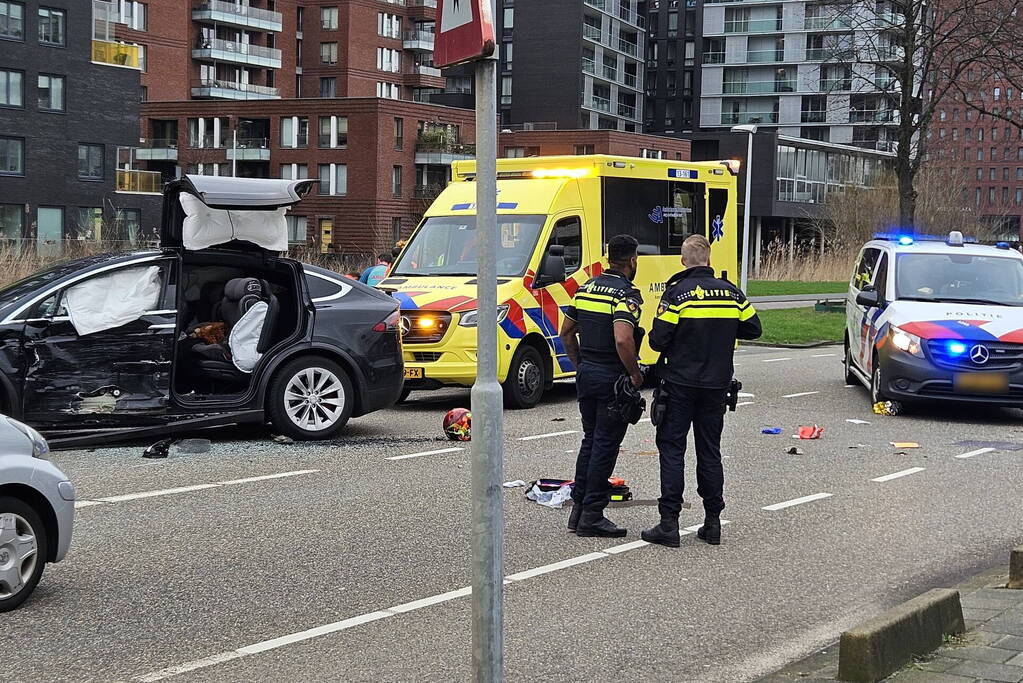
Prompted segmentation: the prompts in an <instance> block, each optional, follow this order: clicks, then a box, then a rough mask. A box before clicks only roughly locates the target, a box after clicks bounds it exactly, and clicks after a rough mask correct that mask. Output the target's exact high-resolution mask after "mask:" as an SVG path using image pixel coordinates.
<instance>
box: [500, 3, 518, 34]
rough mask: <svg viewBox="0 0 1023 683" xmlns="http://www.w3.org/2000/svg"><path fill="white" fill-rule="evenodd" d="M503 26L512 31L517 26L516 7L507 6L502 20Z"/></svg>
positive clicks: (504, 28)
mask: <svg viewBox="0 0 1023 683" xmlns="http://www.w3.org/2000/svg"><path fill="white" fill-rule="evenodd" d="M501 28H502V29H503V30H505V31H510V30H511V29H513V28H515V8H514V7H505V8H504V16H503V17H502V21H501Z"/></svg>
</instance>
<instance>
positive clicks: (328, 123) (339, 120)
mask: <svg viewBox="0 0 1023 683" xmlns="http://www.w3.org/2000/svg"><path fill="white" fill-rule="evenodd" d="M317 146H318V147H320V148H321V149H345V148H346V147H348V117H347V116H321V117H320V131H319V136H318V137H317Z"/></svg>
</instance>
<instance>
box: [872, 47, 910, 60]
mask: <svg viewBox="0 0 1023 683" xmlns="http://www.w3.org/2000/svg"><path fill="white" fill-rule="evenodd" d="M876 52H877V59H878V61H881V62H898V61H901V60H902V58H903V56H904V55H905V53H904V52H903V51H902V48H898V47H884V46H882V47H879V48H877V50H876Z"/></svg>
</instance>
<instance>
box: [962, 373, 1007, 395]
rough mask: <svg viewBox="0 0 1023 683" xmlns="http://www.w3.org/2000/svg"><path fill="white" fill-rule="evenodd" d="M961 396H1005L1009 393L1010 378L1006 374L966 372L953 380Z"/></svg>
mask: <svg viewBox="0 0 1023 683" xmlns="http://www.w3.org/2000/svg"><path fill="white" fill-rule="evenodd" d="M953 386H955V390H956V392H957V393H960V394H1005V393H1008V392H1009V376H1008V375H1007V374H1005V373H1004V372H964V373H959V374H957V375H956V376H955V379H954V380H953Z"/></svg>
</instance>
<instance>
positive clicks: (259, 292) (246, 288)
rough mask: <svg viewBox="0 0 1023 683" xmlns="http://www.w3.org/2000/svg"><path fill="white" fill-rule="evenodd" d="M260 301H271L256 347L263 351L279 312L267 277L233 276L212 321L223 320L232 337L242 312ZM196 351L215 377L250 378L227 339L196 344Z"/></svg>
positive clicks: (226, 379)
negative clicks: (233, 329)
mask: <svg viewBox="0 0 1023 683" xmlns="http://www.w3.org/2000/svg"><path fill="white" fill-rule="evenodd" d="M259 302H265V303H266V304H267V311H266V317H265V318H264V320H263V327H262V329H261V330H260V333H259V341H258V342H257V344H256V351H257V352H259V353H263V352H265V351H266V350H267V348H269V347H270V342H271V336H272V333H273V329H274V325H275V323H276V321H277V312H278V302H277V297H275V296H274V295H273V292H272V291H271V289H270V283H269V282H267V281H266V280H260V279H258V278H254V277H238V278H234V279H233V280H229V281H228V283H227V284H226V285H224V294H223V297H222V298H221V299H220V301H217V302H214V303H213V306H212V309H211V313H212V315H211V318H212V320H211V322H223V323H224V325H225V328H226V332H227V335H228V337H229V336H230V332H231V329H232V328H233V327H234V326H235V325H236V324H237V323H238V321H239V320H241V319H242V316H244V315H245V314H246V313H247V312H248V311H249V309H251V308H252V307H253V306H254V305H256V304H257V303H259ZM192 353H193V354H195V359H196V362H197V365H198V368H199V371H200V374H202V375H204V376H206V377H207V378H209V379H211V380H214V381H219V382H228V383H237V382H240V381H243V380H247V379H248V373H245V372H242V371H241V370H239V369H238V368H237V367H235V364H234V363H233V362H232V360H231V349H230V346H229V343H228V340H227V339H225V340H224V341H223V342H222V343H220V344H196V345H195V346H193V347H192Z"/></svg>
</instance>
